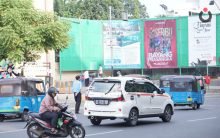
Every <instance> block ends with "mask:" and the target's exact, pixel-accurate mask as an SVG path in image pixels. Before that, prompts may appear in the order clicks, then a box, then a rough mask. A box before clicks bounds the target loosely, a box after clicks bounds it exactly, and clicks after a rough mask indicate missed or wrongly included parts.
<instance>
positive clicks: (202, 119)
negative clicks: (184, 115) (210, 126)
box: [187, 117, 217, 122]
mask: <svg viewBox="0 0 220 138" xmlns="http://www.w3.org/2000/svg"><path fill="white" fill-rule="evenodd" d="M216 118H217V117H209V118H201V119H194V120H187V121H188V122H195V121H204V120H211V119H216Z"/></svg>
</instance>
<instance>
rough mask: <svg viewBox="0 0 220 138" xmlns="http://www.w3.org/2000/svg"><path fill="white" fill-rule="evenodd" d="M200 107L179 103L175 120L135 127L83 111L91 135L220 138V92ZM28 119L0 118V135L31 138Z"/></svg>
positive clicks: (150, 121) (149, 120) (146, 122)
mask: <svg viewBox="0 0 220 138" xmlns="http://www.w3.org/2000/svg"><path fill="white" fill-rule="evenodd" d="M205 100H206V101H205V104H204V105H202V106H201V109H199V110H192V109H191V108H190V107H175V114H174V115H173V118H172V120H171V122H169V123H163V122H162V121H161V119H159V118H146V119H140V120H139V123H138V125H137V126H135V127H128V126H126V124H125V123H124V121H123V120H120V119H117V120H113V121H112V120H104V121H103V122H102V123H101V125H100V126H93V125H91V123H90V121H89V120H88V119H87V118H86V117H84V116H83V115H82V114H80V115H78V120H79V121H80V122H82V123H83V125H84V127H85V129H86V137H88V138H220V93H212V94H207V95H206V99H205ZM24 126H25V123H24V122H21V121H20V120H19V119H14V120H6V121H4V122H0V138H27V134H26V130H25V129H23V127H24Z"/></svg>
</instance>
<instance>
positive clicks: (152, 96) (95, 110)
mask: <svg viewBox="0 0 220 138" xmlns="http://www.w3.org/2000/svg"><path fill="white" fill-rule="evenodd" d="M173 113H174V111H173V101H172V100H171V98H170V96H169V95H168V94H166V93H164V90H160V89H159V88H158V87H157V86H155V85H154V84H153V83H152V82H151V81H150V80H148V79H143V78H134V77H107V78H96V79H94V81H93V82H92V84H91V85H90V87H89V90H88V92H87V94H86V101H85V104H84V115H85V116H88V118H89V119H90V121H91V123H92V124H93V125H99V124H100V123H101V121H102V120H103V119H111V120H113V119H116V118H121V119H124V120H125V121H126V122H127V123H128V125H131V126H134V125H136V124H137V122H138V118H145V117H160V118H161V119H162V120H163V121H164V122H169V121H170V120H171V117H172V115H173Z"/></svg>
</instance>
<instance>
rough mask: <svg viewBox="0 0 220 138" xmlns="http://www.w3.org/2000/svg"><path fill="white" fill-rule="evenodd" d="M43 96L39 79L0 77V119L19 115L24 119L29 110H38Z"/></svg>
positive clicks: (43, 89) (42, 84)
mask: <svg viewBox="0 0 220 138" xmlns="http://www.w3.org/2000/svg"><path fill="white" fill-rule="evenodd" d="M44 96H45V86H44V83H43V80H41V79H35V78H25V77H18V78H7V79H0V121H3V120H4V119H6V118H7V117H21V119H22V120H23V121H26V120H27V117H28V116H27V113H28V112H29V111H31V112H38V111H39V107H40V104H41V101H42V99H43V98H44Z"/></svg>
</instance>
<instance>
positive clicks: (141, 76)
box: [124, 74, 151, 80]
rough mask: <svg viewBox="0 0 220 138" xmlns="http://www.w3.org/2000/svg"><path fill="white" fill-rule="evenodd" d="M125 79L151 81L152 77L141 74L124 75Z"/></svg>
mask: <svg viewBox="0 0 220 138" xmlns="http://www.w3.org/2000/svg"><path fill="white" fill-rule="evenodd" d="M124 76H125V77H135V78H143V79H148V80H151V78H150V76H148V75H141V74H127V75H124Z"/></svg>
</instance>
